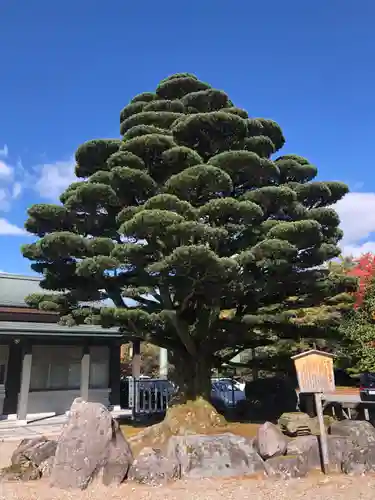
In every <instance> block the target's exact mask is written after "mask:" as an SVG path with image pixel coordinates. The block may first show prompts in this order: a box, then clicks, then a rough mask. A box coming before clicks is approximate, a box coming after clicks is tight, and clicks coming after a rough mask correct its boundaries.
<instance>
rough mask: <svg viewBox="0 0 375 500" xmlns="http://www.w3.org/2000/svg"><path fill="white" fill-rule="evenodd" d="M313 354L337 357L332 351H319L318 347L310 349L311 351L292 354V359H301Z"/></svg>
mask: <svg viewBox="0 0 375 500" xmlns="http://www.w3.org/2000/svg"><path fill="white" fill-rule="evenodd" d="M312 354H317V355H319V356H325V357H327V358H334V357H335V355H334V354H331V353H330V352H324V351H319V350H318V349H310V350H309V351H304V352H300V353H299V354H296V355H295V356H292V358H291V359H293V360H295V359H300V358H304V357H306V356H311V355H312Z"/></svg>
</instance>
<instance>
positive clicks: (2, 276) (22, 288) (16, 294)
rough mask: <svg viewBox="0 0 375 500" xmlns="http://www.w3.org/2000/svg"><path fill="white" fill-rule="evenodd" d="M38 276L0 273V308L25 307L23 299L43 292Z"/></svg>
mask: <svg viewBox="0 0 375 500" xmlns="http://www.w3.org/2000/svg"><path fill="white" fill-rule="evenodd" d="M39 282H40V278H39V277H38V276H35V277H34V276H21V275H19V274H6V273H0V306H8V307H9V306H13V307H25V306H26V303H25V297H26V296H27V295H30V294H31V293H41V292H43V291H42V289H41V288H40V286H39Z"/></svg>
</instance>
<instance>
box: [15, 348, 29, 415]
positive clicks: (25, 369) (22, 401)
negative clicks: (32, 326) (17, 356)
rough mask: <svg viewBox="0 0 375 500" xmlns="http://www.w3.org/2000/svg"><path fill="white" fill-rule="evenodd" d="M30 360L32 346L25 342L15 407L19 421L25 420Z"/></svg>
mask: <svg viewBox="0 0 375 500" xmlns="http://www.w3.org/2000/svg"><path fill="white" fill-rule="evenodd" d="M32 361H33V356H32V347H31V345H30V344H28V343H27V344H26V345H25V348H24V352H23V358H22V374H21V388H20V395H19V399H18V408H17V420H18V421H19V422H20V423H22V422H25V421H26V420H27V403H28V400H29V391H30V380H31V366H32Z"/></svg>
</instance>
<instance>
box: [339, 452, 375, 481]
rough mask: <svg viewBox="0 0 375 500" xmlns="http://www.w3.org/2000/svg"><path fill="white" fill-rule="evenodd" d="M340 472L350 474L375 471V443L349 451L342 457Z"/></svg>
mask: <svg viewBox="0 0 375 500" xmlns="http://www.w3.org/2000/svg"><path fill="white" fill-rule="evenodd" d="M342 472H344V473H345V474H350V475H360V474H365V473H366V472H375V445H374V444H371V445H369V446H368V447H366V448H361V447H357V448H354V449H352V450H351V451H349V452H348V453H347V454H346V455H345V456H344V458H343V461H342Z"/></svg>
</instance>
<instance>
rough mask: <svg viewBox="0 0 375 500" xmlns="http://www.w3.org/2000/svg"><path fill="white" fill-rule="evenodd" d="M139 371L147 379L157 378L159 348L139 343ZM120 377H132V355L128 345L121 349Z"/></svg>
mask: <svg viewBox="0 0 375 500" xmlns="http://www.w3.org/2000/svg"><path fill="white" fill-rule="evenodd" d="M141 371H142V375H146V376H147V377H158V375H159V348H158V347H156V346H154V345H152V344H148V343H147V342H142V343H141ZM121 375H123V376H126V377H128V376H131V375H132V353H131V348H130V344H125V345H123V346H122V349H121Z"/></svg>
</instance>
